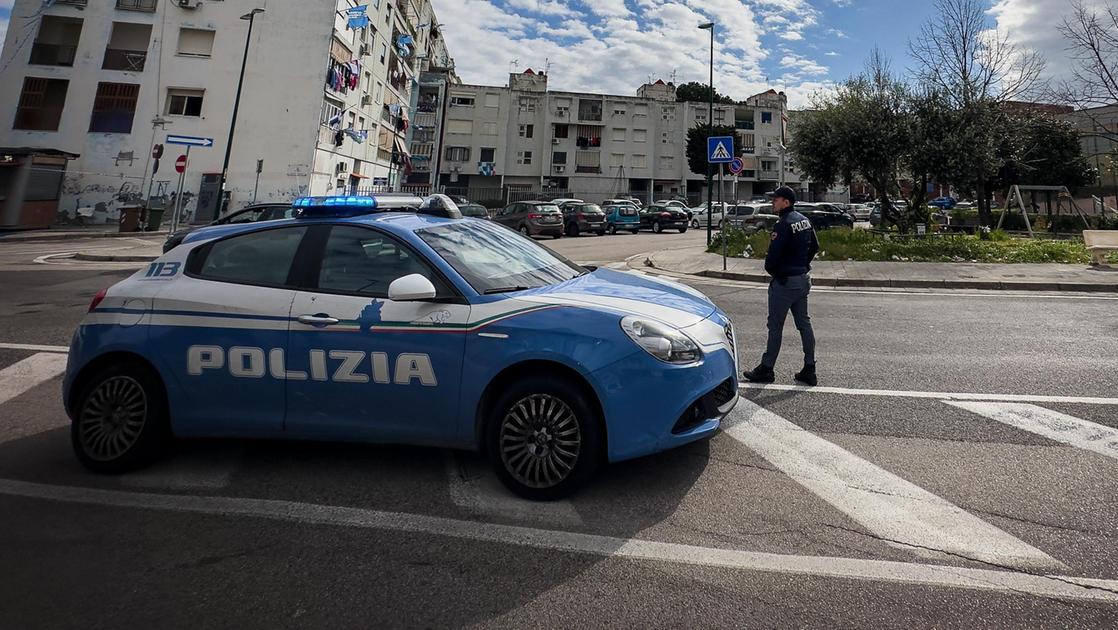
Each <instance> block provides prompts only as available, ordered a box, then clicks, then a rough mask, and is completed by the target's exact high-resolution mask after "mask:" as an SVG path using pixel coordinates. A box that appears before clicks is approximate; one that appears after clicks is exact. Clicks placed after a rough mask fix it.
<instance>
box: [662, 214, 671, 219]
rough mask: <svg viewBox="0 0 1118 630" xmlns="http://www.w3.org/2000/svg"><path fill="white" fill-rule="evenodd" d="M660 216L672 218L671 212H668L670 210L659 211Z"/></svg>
mask: <svg viewBox="0 0 1118 630" xmlns="http://www.w3.org/2000/svg"><path fill="white" fill-rule="evenodd" d="M660 217H661V218H664V219H670V218H672V213H670V212H661V213H660Z"/></svg>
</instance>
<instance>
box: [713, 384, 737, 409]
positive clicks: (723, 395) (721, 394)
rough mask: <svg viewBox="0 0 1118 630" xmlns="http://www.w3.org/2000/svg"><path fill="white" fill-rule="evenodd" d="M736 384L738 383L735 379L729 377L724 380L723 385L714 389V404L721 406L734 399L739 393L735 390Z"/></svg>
mask: <svg viewBox="0 0 1118 630" xmlns="http://www.w3.org/2000/svg"><path fill="white" fill-rule="evenodd" d="M736 386H737V383H735V382H734V379H732V378H728V379H726V380H724V381H722V384H721V385H719V386H718V387H716V388H714V391H713V392H712V394H713V395H714V406H715V407H721V406H722V405H725V404H726V403H728V402H730V401H731V400H733V399H734V395H735V394H736V393H737V392H736V391H735V388H736Z"/></svg>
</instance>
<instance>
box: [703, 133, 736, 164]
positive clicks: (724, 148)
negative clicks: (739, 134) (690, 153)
mask: <svg viewBox="0 0 1118 630" xmlns="http://www.w3.org/2000/svg"><path fill="white" fill-rule="evenodd" d="M733 160H734V137H733V136H715V137H713V138H707V162H708V163H710V164H729V163H730V162H732V161H733Z"/></svg>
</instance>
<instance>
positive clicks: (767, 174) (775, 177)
mask: <svg viewBox="0 0 1118 630" xmlns="http://www.w3.org/2000/svg"><path fill="white" fill-rule="evenodd" d="M757 179H760V180H763V181H774V182H776V181H780V172H779V171H767V170H762V171H761V172H760V173H758V175H757Z"/></svg>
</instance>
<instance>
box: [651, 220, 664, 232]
mask: <svg viewBox="0 0 1118 630" xmlns="http://www.w3.org/2000/svg"><path fill="white" fill-rule="evenodd" d="M652 231H653V232H656V233H657V234H660V233H661V232H663V231H664V228H663V227H662V226H661V225H660V222H659V221H653V222H652Z"/></svg>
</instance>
